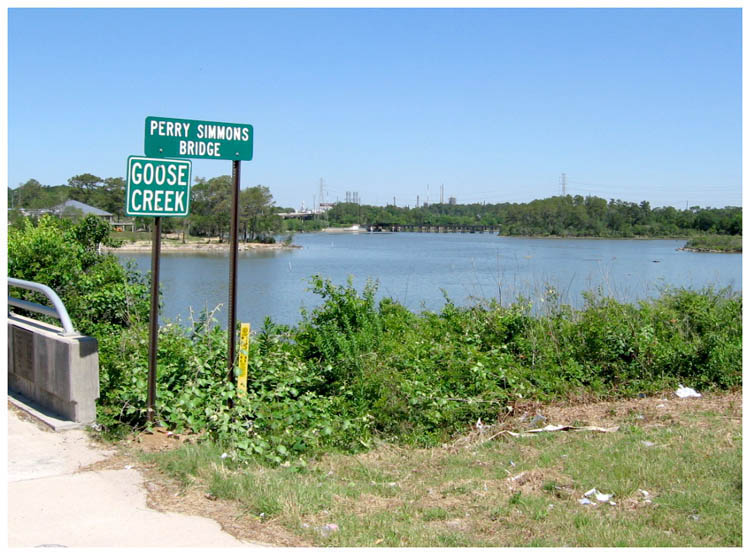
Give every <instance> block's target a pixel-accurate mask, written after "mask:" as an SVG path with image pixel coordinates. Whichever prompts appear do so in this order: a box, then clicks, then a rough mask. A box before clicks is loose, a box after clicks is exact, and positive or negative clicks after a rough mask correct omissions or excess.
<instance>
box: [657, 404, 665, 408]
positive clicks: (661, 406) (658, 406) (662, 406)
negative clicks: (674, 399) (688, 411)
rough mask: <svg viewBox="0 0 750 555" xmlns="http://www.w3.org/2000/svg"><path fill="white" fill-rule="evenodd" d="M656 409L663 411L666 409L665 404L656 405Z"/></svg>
mask: <svg viewBox="0 0 750 555" xmlns="http://www.w3.org/2000/svg"><path fill="white" fill-rule="evenodd" d="M656 408H657V409H663V408H664V403H659V404H658V405H656Z"/></svg>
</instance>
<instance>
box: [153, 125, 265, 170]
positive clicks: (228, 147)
mask: <svg viewBox="0 0 750 555" xmlns="http://www.w3.org/2000/svg"><path fill="white" fill-rule="evenodd" d="M144 152H145V153H146V156H156V157H158V158H170V157H172V158H210V159H213V160H252V159H253V126H252V125H247V124H244V123H222V122H219V121H198V120H192V119H176V118H159V117H155V116H148V117H147V118H146V140H145V148H144Z"/></svg>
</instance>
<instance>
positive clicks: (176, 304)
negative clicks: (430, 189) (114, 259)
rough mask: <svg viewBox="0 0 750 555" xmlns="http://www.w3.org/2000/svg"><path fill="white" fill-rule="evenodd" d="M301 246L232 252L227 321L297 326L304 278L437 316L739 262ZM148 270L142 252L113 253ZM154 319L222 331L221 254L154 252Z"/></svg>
mask: <svg viewBox="0 0 750 555" xmlns="http://www.w3.org/2000/svg"><path fill="white" fill-rule="evenodd" d="M294 242H295V243H296V244H298V245H301V246H302V247H303V248H301V249H294V250H285V251H274V252H261V253H253V252H249V253H239V256H238V278H237V279H238V286H237V295H238V297H237V318H238V321H243V322H250V323H251V324H252V326H253V328H254V329H257V328H258V327H259V326H260V325H261V324H262V323H263V319H264V318H265V316H267V315H268V316H271V317H272V318H273V319H274V321H276V322H279V323H285V324H295V323H297V322H298V321H299V314H300V312H299V310H300V307H301V306H305V307H307V308H308V309H309V308H313V307H315V306H317V305H318V304H319V297H317V296H315V295H313V294H312V293H310V292H309V291H307V289H308V288H309V282H308V279H309V277H310V276H312V275H313V274H320V275H322V276H324V277H327V278H330V279H331V280H333V282H334V283H339V284H341V283H345V282H346V279H347V277H348V276H351V277H352V280H353V284H354V285H355V286H356V287H357V289H358V290H360V291H361V289H362V287H363V285H364V284H365V282H366V280H367V279H368V278H372V279H375V280H378V282H379V289H378V296H379V297H382V296H389V297H392V298H394V299H396V300H398V301H400V302H401V303H403V304H404V305H406V306H407V307H409V308H411V309H412V310H417V311H419V310H423V309H428V310H439V309H440V308H441V307H442V306H443V304H444V295H443V291H445V294H447V295H448V297H450V298H451V299H452V300H453V302H455V303H457V304H470V303H473V302H476V300H478V299H489V298H494V299H498V298H499V299H500V300H501V301H502V302H503V304H508V303H510V302H511V301H513V300H514V299H515V298H517V297H518V296H519V295H523V296H525V297H528V298H531V299H532V301H533V302H534V303H535V304H537V305H541V303H540V298H541V297H542V296H543V295H544V291H545V289H546V288H547V286H552V287H555V288H556V289H557V290H558V292H559V293H560V294H561V296H562V299H563V300H564V302H567V303H570V304H572V305H574V306H580V305H581V304H582V297H581V293H582V292H583V291H588V290H594V289H601V290H602V291H603V292H604V293H605V294H607V295H612V296H614V297H615V298H617V299H619V300H623V301H632V300H636V299H641V298H646V297H653V296H656V295H658V294H659V292H660V291H661V290H662V289H663V288H664V287H666V286H674V287H683V286H684V287H692V288H701V287H703V286H706V285H714V286H717V287H724V286H731V287H733V288H734V289H735V290H738V291H740V290H741V288H742V278H741V275H742V274H741V266H742V256H741V255H737V254H699V253H691V252H684V251H678V250H676V249H678V248H679V247H681V246H683V245H684V243H685V242H684V241H673V240H653V241H642V240H637V241H629V240H588V239H571V240H565V239H520V238H507V237H497V236H495V235H490V234H437V233H388V234H386V233H383V234H379V233H375V234H358V235H355V234H326V233H315V234H300V235H297V236H296V237H295V239H294ZM120 258H121V259H133V260H135V263H136V265H137V267H138V268H139V269H140V270H142V271H149V270H150V266H151V258H150V254H148V253H146V254H122V255H120ZM160 272H161V276H160V277H161V283H162V291H163V293H164V309H163V311H162V314H161V317H162V320H163V319H165V318H166V319H171V320H172V319H175V318H177V317H181V318H183V319H184V318H187V317H188V316H189V314H190V308H191V307H192V309H193V310H194V311H195V312H196V313H198V312H200V311H201V310H202V309H205V308H208V309H213V308H215V307H216V306H217V305H219V304H221V305H223V306H222V309H221V310H220V311H219V312H218V313H217V317H218V318H219V321H220V322H221V323H222V325H223V326H226V318H227V313H226V305H227V301H228V299H227V295H228V289H229V256H228V254H226V253H224V254H201V255H196V254H164V253H162V257H161V267H160Z"/></svg>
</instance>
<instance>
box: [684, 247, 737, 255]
mask: <svg viewBox="0 0 750 555" xmlns="http://www.w3.org/2000/svg"><path fill="white" fill-rule="evenodd" d="M677 250H678V251H688V252H701V253H714V254H742V251H722V250H718V249H705V248H702V247H682V248H679V249H677Z"/></svg>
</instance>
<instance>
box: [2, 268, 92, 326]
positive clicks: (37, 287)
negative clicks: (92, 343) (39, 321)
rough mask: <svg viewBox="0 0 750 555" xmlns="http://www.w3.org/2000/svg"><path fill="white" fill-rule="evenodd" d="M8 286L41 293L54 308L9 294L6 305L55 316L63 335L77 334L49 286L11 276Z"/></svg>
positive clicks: (63, 306)
mask: <svg viewBox="0 0 750 555" xmlns="http://www.w3.org/2000/svg"><path fill="white" fill-rule="evenodd" d="M8 286H9V287H20V288H22V289H28V290H29V291H36V292H38V293H42V294H43V295H45V296H46V297H47V298H48V299H49V300H50V301H52V305H53V307H54V308H51V307H49V306H45V305H43V304H39V303H32V302H30V301H24V300H22V299H16V298H15V297H11V296H10V294H9V295H8V306H15V307H17V308H22V309H24V310H29V311H31V312H37V313H39V314H44V315H45V316H51V317H52V318H57V319H58V320H60V322H61V323H62V327H63V331H64V332H65V333H64V335H78V332H76V330H75V328H73V322H71V320H70V316H68V311H67V310H66V309H65V305H64V304H63V302H62V301H61V300H60V297H58V296H57V293H55V292H54V291H53V290H52V289H51V288H50V287H48V286H46V285H43V284H41V283H36V282H35V281H26V280H25V279H16V278H12V277H9V278H8Z"/></svg>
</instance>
